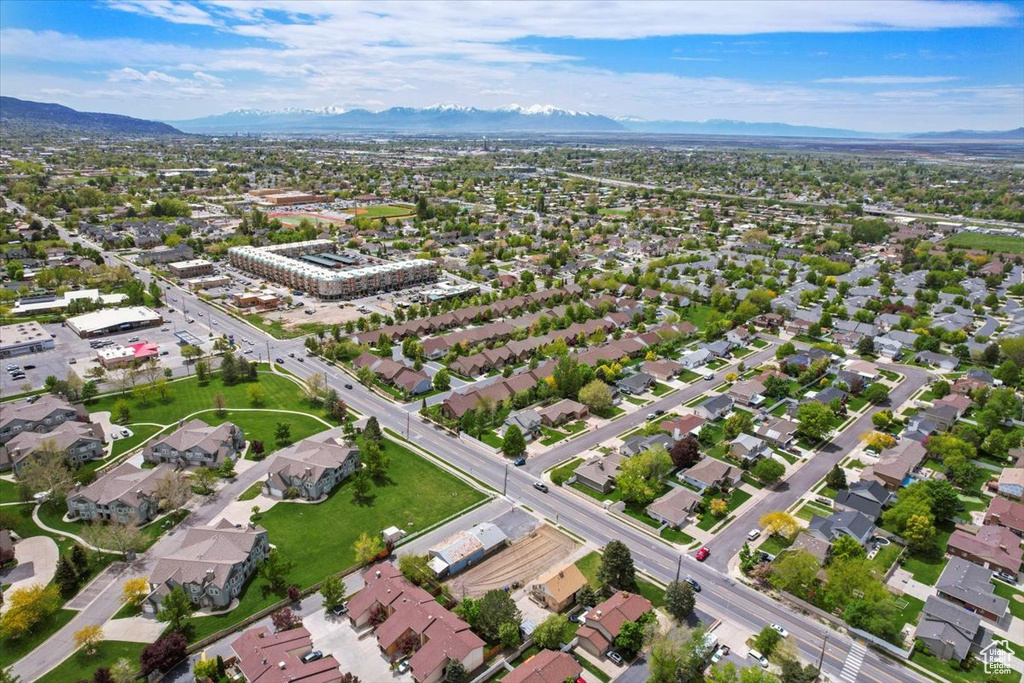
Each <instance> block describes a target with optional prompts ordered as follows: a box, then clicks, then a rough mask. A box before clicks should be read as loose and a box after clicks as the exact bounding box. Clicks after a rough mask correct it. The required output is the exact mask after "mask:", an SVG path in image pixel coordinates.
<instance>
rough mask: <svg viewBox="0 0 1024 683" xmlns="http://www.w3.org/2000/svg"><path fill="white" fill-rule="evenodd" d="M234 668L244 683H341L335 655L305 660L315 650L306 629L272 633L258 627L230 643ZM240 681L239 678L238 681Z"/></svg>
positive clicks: (299, 628) (338, 665) (262, 627)
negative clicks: (233, 655)
mask: <svg viewBox="0 0 1024 683" xmlns="http://www.w3.org/2000/svg"><path fill="white" fill-rule="evenodd" d="M231 649H232V650H233V651H234V653H235V660H236V661H235V666H236V667H237V668H238V670H239V671H240V672H241V674H242V676H243V677H244V680H245V683H341V681H342V674H341V668H340V664H338V660H336V659H335V658H334V655H327V656H326V657H321V658H320V659H314V660H312V661H308V662H307V661H304V659H303V657H304V656H305V655H307V654H309V653H310V652H312V651H313V638H312V636H311V635H310V633H309V631H307V630H306V629H305V627H302V626H300V627H298V628H293V629H289V630H287V631H278V632H277V633H273V632H271V631H270V629H268V628H267V627H266V626H256V627H254V628H251V629H249V630H248V631H245V632H244V633H242V635H241V636H239V637H238V638H236V639H235V640H234V641H232V643H231ZM235 680H237V679H235Z"/></svg>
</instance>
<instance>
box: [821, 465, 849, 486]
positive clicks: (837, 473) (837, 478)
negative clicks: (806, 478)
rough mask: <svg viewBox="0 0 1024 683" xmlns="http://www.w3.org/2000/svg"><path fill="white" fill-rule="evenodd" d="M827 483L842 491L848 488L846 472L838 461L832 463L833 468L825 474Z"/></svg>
mask: <svg viewBox="0 0 1024 683" xmlns="http://www.w3.org/2000/svg"><path fill="white" fill-rule="evenodd" d="M825 484H826V486H828V487H830V488H833V489H835V490H836V491H842V490H843V489H845V488H846V472H844V471H843V468H842V467H840V466H839V464H838V463H836V464H835V465H832V469H830V470H829V471H828V474H826V475H825Z"/></svg>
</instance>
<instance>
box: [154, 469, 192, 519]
mask: <svg viewBox="0 0 1024 683" xmlns="http://www.w3.org/2000/svg"><path fill="white" fill-rule="evenodd" d="M153 497H154V498H156V499H157V500H158V501H159V505H160V509H161V510H177V509H179V508H181V507H182V506H183V505H185V503H187V502H188V499H189V498H191V497H192V482H190V481H189V479H188V476H187V475H185V473H184V472H167V473H166V474H165V475H164V476H162V477H161V478H160V479H159V480H158V481H157V482H156V487H155V488H154V489H153Z"/></svg>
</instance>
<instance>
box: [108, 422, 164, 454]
mask: <svg viewBox="0 0 1024 683" xmlns="http://www.w3.org/2000/svg"><path fill="white" fill-rule="evenodd" d="M161 424H162V423H161ZM128 429H130V430H131V432H132V435H131V436H128V437H123V438H119V439H117V440H116V441H114V445H113V446H112V447H111V452H110V455H111V457H114V458H116V457H117V456H119V455H121V454H122V453H127V452H128V451H130V450H132V449H133V448H137V447H138V446H140V445H142V444H143V443H145V442H146V441H147V440H148V439H149V438H150V437H151V436H153V435H154V434H156V433H157V432H159V431H160V428H159V427H154V426H153V425H143V424H140V425H128Z"/></svg>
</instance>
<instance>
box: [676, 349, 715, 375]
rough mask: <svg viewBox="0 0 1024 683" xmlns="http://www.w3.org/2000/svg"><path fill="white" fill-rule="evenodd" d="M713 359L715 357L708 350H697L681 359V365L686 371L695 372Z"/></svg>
mask: <svg viewBox="0 0 1024 683" xmlns="http://www.w3.org/2000/svg"><path fill="white" fill-rule="evenodd" d="M713 359H714V356H712V355H711V352H710V351H708V350H707V349H696V350H694V351H691V352H690V353H687V354H685V355H683V356H682V357H680V358H679V363H680V364H681V365H682V366H683V369H684V370H694V369H696V368H699V367H702V366H704V365H707V364H708V363H709V362H711V361H712V360H713Z"/></svg>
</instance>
